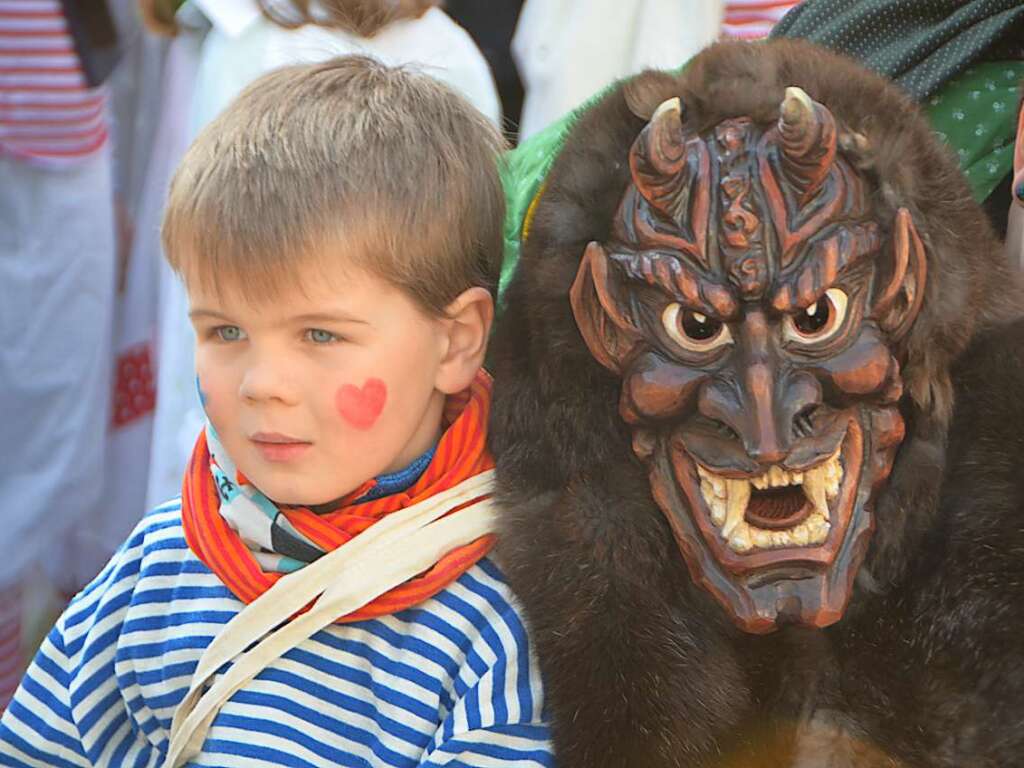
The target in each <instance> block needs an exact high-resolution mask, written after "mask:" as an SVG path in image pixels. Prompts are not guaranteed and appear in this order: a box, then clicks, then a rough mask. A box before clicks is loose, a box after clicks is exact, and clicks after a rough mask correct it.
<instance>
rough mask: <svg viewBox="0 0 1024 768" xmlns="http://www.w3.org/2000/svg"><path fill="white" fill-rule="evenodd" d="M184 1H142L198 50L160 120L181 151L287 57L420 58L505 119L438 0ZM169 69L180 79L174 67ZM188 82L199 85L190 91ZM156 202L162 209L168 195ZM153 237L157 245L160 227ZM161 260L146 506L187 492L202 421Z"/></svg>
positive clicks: (160, 182)
mask: <svg viewBox="0 0 1024 768" xmlns="http://www.w3.org/2000/svg"><path fill="white" fill-rule="evenodd" d="M177 5H178V4H177V3H175V2H173V0H141V4H140V7H141V9H142V11H143V13H144V15H145V16H146V18H147V21H148V23H149V25H150V26H151V28H154V29H162V30H163V31H165V32H168V33H172V34H173V33H177V34H178V36H179V38H181V37H184V38H186V40H187V41H188V42H187V43H184V45H187V46H190V47H191V49H192V50H193V51H194V53H193V55H192V57H189V56H188V55H185V56H182V57H180V60H178V61H176V64H177V65H178V66H179V68H181V69H183V70H189V72H190V74H189V75H188V76H189V77H191V78H192V81H191V83H190V84H189V85H191V88H189V87H188V85H185V86H182V87H180V88H178V89H177V92H176V94H175V99H174V102H175V103H174V105H173V109H167V110H165V111H164V114H163V116H162V117H161V121H160V122H161V126H162V127H165V129H166V130H169V128H167V127H166V126H168V125H169V124H170V123H171V122H175V121H176V123H177V125H176V129H175V130H176V135H177V138H178V139H179V140H178V141H175V142H172V143H173V144H174V146H173V147H170V146H169V147H168V149H170V150H171V151H174V152H177V153H179V154H180V152H182V151H183V150H184V146H185V145H186V144H187V143H188V141H189V140H190V139H191V138H192V137H194V136H195V135H196V134H197V133H198V132H199V130H200V129H201V128H202V127H203V126H205V125H206V124H207V123H209V122H210V121H211V120H212V119H213V118H214V117H215V116H216V115H217V114H218V113H219V112H220V111H221V110H222V109H223V108H224V107H225V106H226V105H227V104H228V103H229V102H230V101H231V99H233V98H234V97H235V96H236V95H237V94H238V93H239V92H240V91H241V90H242V89H243V88H244V87H245V86H246V85H248V84H249V83H250V82H252V81H253V80H255V79H256V78H257V77H259V76H260V75H262V74H264V73H265V72H268V71H270V70H271V69H274V68H277V67H281V66H284V65H287V64H295V63H303V62H305V63H310V62H316V61H322V60H325V59H328V58H331V57H333V56H339V55H345V54H364V55H368V56H371V57H373V58H375V59H378V60H379V61H382V62H384V63H385V64H389V65H400V64H408V65H411V66H414V67H416V68H418V69H420V70H422V71H424V72H426V73H427V74H430V75H432V76H434V77H436V78H437V79H439V80H441V81H443V82H445V83H447V84H448V85H450V86H452V87H453V88H454V89H455V90H456V91H458V92H459V93H460V94H461V95H462V96H464V97H465V98H467V99H468V100H469V101H470V103H472V104H473V105H474V106H476V107H477V108H478V109H479V110H480V111H481V112H482V113H483V114H484V115H486V116H487V117H488V118H489V119H490V120H491V121H492V122H494V123H495V124H497V125H500V123H501V108H500V103H499V100H498V95H497V91H496V89H495V85H494V80H493V77H492V76H491V72H490V69H489V68H488V66H487V62H486V60H485V59H484V57H483V55H482V54H481V53H480V50H479V49H478V48H477V46H476V45H475V44H474V43H473V41H472V39H471V38H470V36H469V35H468V34H467V33H466V32H465V30H463V29H462V28H461V27H459V26H458V25H457V24H456V23H455V22H453V21H452V20H451V19H450V18H449V17H448V16H447V15H446V14H445V13H444V12H443V11H442V10H441V9H440V8H439V7H438V1H437V0H400V1H399V2H391V1H389V0H329V1H326V0H324V1H321V2H310V0H290V1H289V0H259V2H257V0H232V1H231V2H224V0H193V2H189V3H186V4H185V5H184V6H182V7H181V8H180V9H178V10H177V11H176V12H175V8H176V6H177ZM172 50H173V49H172ZM168 77H169V78H174V79H175V81H176V82H180V78H179V77H178V76H177V75H176V74H175V72H174V68H173V67H172V68H170V69H169V71H168ZM165 88H166V85H165ZM182 90H191V93H190V94H189V95H188V96H187V97H186V96H184V95H183V94H182V93H181V92H180V91H182ZM168 92H169V91H168ZM186 101H187V102H188V106H187V108H183V103H184V102H186ZM171 167H173V163H167V162H165V163H163V168H164V170H163V173H162V175H161V174H155V175H154V177H153V178H152V179H151V180H149V181H148V182H147V183H148V184H149V185H150V186H152V187H153V188H161V189H162V188H165V187H166V180H167V178H168V174H169V169H170V168H171ZM158 176H161V178H157V177H158ZM149 205H150V206H153V205H159V206H160V207H161V208H162V199H161V200H159V201H157V200H153V201H151V202H150V204H149ZM148 236H149V237H150V238H151V245H152V247H153V248H157V247H158V244H157V233H156V232H155V231H152V232H150V233H148ZM160 269H161V275H160V288H159V293H160V301H159V304H160V310H159V312H160V316H159V320H158V331H157V338H158V347H157V360H156V368H157V382H156V392H157V399H156V414H155V419H154V426H153V439H152V446H151V450H150V456H151V457H152V459H151V463H150V468H149V482H148V493H147V502H146V506H154V505H156V504H159V503H161V502H163V501H165V500H167V499H168V498H171V497H173V496H176V495H177V494H178V493H179V492H180V483H181V476H182V473H183V471H184V468H185V465H186V462H187V460H188V456H189V454H190V452H191V450H192V446H193V445H194V443H195V437H196V435H197V434H198V432H199V429H200V428H201V426H202V424H203V416H202V409H201V408H200V405H199V403H198V401H197V400H196V395H195V379H194V377H195V374H194V372H193V371H194V363H193V358H192V346H193V335H192V329H191V325H190V324H189V322H188V318H187V316H186V302H185V295H184V290H183V288H182V286H181V283H180V281H179V280H178V279H177V277H175V276H174V275H173V274H172V273H171V271H170V270H169V269H168V268H167V267H166V265H163V266H161V267H160Z"/></svg>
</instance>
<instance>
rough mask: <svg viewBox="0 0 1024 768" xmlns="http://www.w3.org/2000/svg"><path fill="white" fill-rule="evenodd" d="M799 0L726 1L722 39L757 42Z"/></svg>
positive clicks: (797, 3) (766, 35)
mask: <svg viewBox="0 0 1024 768" xmlns="http://www.w3.org/2000/svg"><path fill="white" fill-rule="evenodd" d="M795 5H799V0H782V1H781V2H780V1H779V0H728V1H727V2H726V4H725V18H724V20H723V22H722V37H723V38H735V39H739V40H758V39H760V38H762V37H768V33H769V32H771V31H772V27H774V26H775V25H776V24H777V23H778V22H779V19H781V18H782V17H783V16H785V15H786V13H787V12H788V11H789V9H790V8H792V7H793V6H795Z"/></svg>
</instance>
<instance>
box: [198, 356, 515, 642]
mask: <svg viewBox="0 0 1024 768" xmlns="http://www.w3.org/2000/svg"><path fill="white" fill-rule="evenodd" d="M490 408H491V379H490V377H489V376H488V375H487V374H486V373H485V372H483V371H481V372H480V373H479V374H478V375H477V377H476V379H475V380H474V381H473V384H472V385H471V386H470V388H469V389H467V390H465V391H464V392H461V393H459V394H458V395H453V396H451V397H449V398H448V402H447V403H446V404H445V423H446V424H448V425H449V426H448V428H447V429H446V430H445V433H444V435H443V436H442V437H441V441H440V442H439V443H438V445H437V450H436V452H435V453H434V458H433V460H432V461H431V462H430V464H429V465H428V466H427V469H426V470H425V471H424V472H423V475H422V476H421V477H420V479H419V480H417V481H416V482H415V483H414V484H413V485H412V486H411V487H410V488H408V489H407V490H406V491H403V492H400V493H396V494H393V495H391V496H385V497H383V498H380V499H375V500H373V501H367V502H362V503H353V502H354V500H356V499H359V498H361V497H362V496H364V495H365V494H366V493H367V491H369V490H370V488H372V487H373V485H374V481H373V480H369V481H367V482H366V483H364V484H363V485H362V486H360V487H359V488H357V489H356V490H354V491H353V492H352V493H350V494H348V495H347V496H346V497H345V498H344V499H342V500H341V501H340V502H339V507H338V509H337V510H335V511H333V512H329V513H326V514H316V513H314V512H313V511H311V510H309V509H306V508H304V507H282V512H283V514H284V515H285V516H286V517H287V518H288V521H289V522H290V523H291V524H292V525H294V526H295V528H296V529H298V530H299V531H300V532H301V533H303V534H304V535H306V536H308V537H309V538H310V539H311V540H312V541H313V542H315V543H316V544H317V545H318V546H320V547H321V548H322V549H323V550H324V551H327V552H329V551H332V550H334V549H336V548H337V547H339V546H341V545H342V544H344V543H345V542H347V541H349V540H350V539H352V538H353V537H355V536H358V535H359V534H360V533H361V532H362V531H365V530H366V529H367V528H369V527H370V526H372V525H373V524H374V523H375V522H377V521H378V520H380V519H382V518H383V517H385V516H386V515H388V514H389V513H391V512H396V511H398V510H400V509H404V508H405V507H408V506H410V505H412V504H416V503H417V502H420V501H424V500H425V499H428V498H430V497H431V496H433V495H435V494H437V493H440V492H441V491H444V490H447V489H449V488H453V487H454V486H456V485H458V484H459V483H461V482H462V481H463V480H466V479H468V478H470V477H473V476H474V475H478V474H480V473H481V472H484V471H486V470H488V469H491V468H492V467H493V466H494V460H493V459H492V458H491V455H490V453H488V451H487V446H486V439H487V417H488V414H489V413H490ZM475 501H477V499H474V500H473V502H475ZM473 502H469V503H473ZM463 506H467V505H463ZM219 509H220V497H219V496H218V494H217V489H216V484H215V483H214V479H213V475H212V474H211V472H210V452H209V448H208V447H207V444H206V435H205V433H202V434H200V435H199V439H198V440H197V441H196V447H195V449H194V450H193V452H192V459H191V461H190V462H189V467H188V470H187V471H186V473H185V480H184V482H183V484H182V494H181V517H182V524H183V526H184V529H185V540H186V541H187V542H188V545H189V547H190V548H191V549H192V551H193V552H194V553H195V555H196V557H198V558H199V559H200V560H201V561H202V562H203V563H205V564H206V566H207V567H208V568H209V569H210V570H212V571H213V572H214V573H215V574H217V576H218V577H219V578H220V580H221V581H222V582H224V585H225V586H226V587H227V588H228V589H230V590H231V592H232V593H233V594H234V595H235V596H236V597H238V599H240V600H242V601H243V602H245V603H251V602H252V601H253V600H255V599H256V598H257V597H259V596H260V595H262V594H263V593H264V592H266V591H267V590H268V589H270V587H272V586H273V585H274V584H275V583H276V582H277V580H278V579H280V578H281V577H282V576H283V575H284V574H281V573H268V572H266V571H264V570H263V569H261V568H260V566H259V564H258V563H257V562H256V559H255V557H253V554H252V553H251V552H250V551H249V549H248V547H247V546H246V544H245V542H244V541H242V539H241V537H240V536H239V535H238V533H237V531H235V530H234V529H233V528H232V527H231V526H230V525H229V524H228V522H227V521H226V520H225V519H224V518H223V517H221V515H220V513H219ZM452 511H455V510H452ZM494 541H495V537H494V536H491V535H489V536H482V537H481V538H479V539H477V540H476V541H474V542H472V543H471V544H467V545H466V546H464V547H460V548H458V549H455V550H453V551H452V552H449V553H448V554H447V555H445V556H444V557H443V558H441V560H439V561H438V562H437V563H436V564H435V565H434V566H433V567H432V568H430V569H429V570H427V571H425V572H424V573H421V574H420V575H419V576H417V577H416V578H414V579H410V580H409V581H407V582H405V583H404V584H401V585H399V586H398V587H395V588H394V589H392V590H391V591H390V592H386V593H384V594H383V595H381V596H380V597H378V598H377V599H376V600H373V601H372V602H370V603H368V604H366V605H365V606H363V607H362V608H360V609H358V610H356V611H354V612H352V613H349V614H347V615H345V616H342V617H340V618H339V619H338V621H339V622H349V621H360V620H363V619H371V618H374V617H377V616H383V615H385V614H389V613H395V612H397V611H401V610H403V609H405V608H409V607H411V606H413V605H416V604H418V603H421V602H423V601H424V600H426V599H428V598H430V597H433V596H434V595H436V594H437V593H438V592H440V591H441V590H443V589H444V588H445V587H447V586H448V585H449V584H451V583H452V582H453V581H455V579H457V578H458V577H459V576H461V575H462V574H463V573H465V572H466V571H467V570H469V568H471V567H472V566H473V565H474V564H475V563H476V562H477V561H478V560H480V559H481V558H482V557H484V555H486V554H487V553H488V552H489V551H490V549H491V547H493V546H494Z"/></svg>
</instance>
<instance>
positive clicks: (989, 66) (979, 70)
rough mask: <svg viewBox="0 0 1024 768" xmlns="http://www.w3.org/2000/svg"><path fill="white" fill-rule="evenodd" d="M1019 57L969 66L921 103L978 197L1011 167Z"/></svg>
mask: <svg viewBox="0 0 1024 768" xmlns="http://www.w3.org/2000/svg"><path fill="white" fill-rule="evenodd" d="M1022 79H1024V62H1021V61H1011V62H988V63H985V64H978V65H976V66H974V67H971V68H970V69H968V70H967V71H966V72H964V73H963V74H962V75H960V76H958V77H956V78H955V79H954V80H952V81H951V82H949V83H948V84H947V85H946V86H945V87H943V88H942V90H941V91H939V93H937V94H936V95H935V96H932V97H931V99H929V100H928V102H927V103H926V105H925V110H926V112H927V114H928V119H929V120H931V123H932V126H933V127H934V128H935V132H936V134H938V136H939V138H940V139H942V140H943V141H945V142H947V143H948V144H949V145H950V146H952V147H953V148H954V149H955V150H956V152H957V155H958V157H959V159H960V168H961V169H962V170H963V172H964V175H966V176H967V181H968V183H969V184H970V185H971V191H972V192H973V193H974V199H975V200H977V201H979V202H981V201H982V200H984V199H985V198H986V197H988V196H989V195H990V194H992V190H994V189H995V188H996V186H997V185H998V184H999V182H1000V181H1001V180H1002V179H1003V178H1005V177H1006V175H1007V174H1008V173H1010V171H1011V169H1012V168H1013V146H1014V135H1015V133H1016V131H1017V104H1018V100H1019V96H1018V88H1019V84H1020V82H1021V80H1022Z"/></svg>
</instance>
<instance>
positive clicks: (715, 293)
mask: <svg viewBox="0 0 1024 768" xmlns="http://www.w3.org/2000/svg"><path fill="white" fill-rule="evenodd" d="M609 259H610V260H611V261H613V262H614V263H616V264H617V265H618V266H619V267H620V268H621V269H622V271H623V272H624V273H625V274H626V276H627V277H628V278H630V279H631V280H635V281H637V282H642V283H646V284H647V285H650V286H651V287H654V288H659V289H661V290H662V291H664V292H665V293H667V294H668V295H670V296H672V297H674V298H676V299H677V300H678V301H679V302H680V303H681V304H684V305H685V306H686V308H687V309H691V310H694V311H697V312H701V313H702V314H705V315H708V316H709V317H714V318H716V319H718V320H722V321H727V320H732V319H734V318H736V317H737V316H738V315H739V302H738V301H737V299H736V297H735V296H734V295H733V292H732V290H731V289H730V288H729V287H728V286H726V285H724V284H722V283H718V282H716V281H714V280H712V279H711V278H710V277H709V276H708V275H706V274H704V273H703V272H702V271H701V270H699V269H697V268H696V267H694V266H692V265H691V264H689V263H687V261H686V259H685V258H683V257H682V256H680V255H678V254H675V253H666V252H663V251H639V252H626V251H621V250H614V251H610V252H609Z"/></svg>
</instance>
